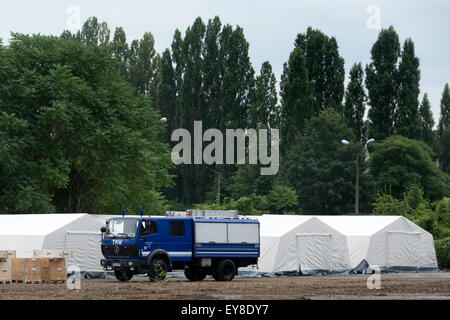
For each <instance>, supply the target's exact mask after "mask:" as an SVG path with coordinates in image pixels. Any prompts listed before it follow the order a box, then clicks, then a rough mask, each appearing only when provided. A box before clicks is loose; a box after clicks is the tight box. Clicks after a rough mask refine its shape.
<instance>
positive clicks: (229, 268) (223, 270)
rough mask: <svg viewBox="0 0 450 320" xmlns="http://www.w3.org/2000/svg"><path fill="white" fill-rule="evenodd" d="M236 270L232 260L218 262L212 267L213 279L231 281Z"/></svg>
mask: <svg viewBox="0 0 450 320" xmlns="http://www.w3.org/2000/svg"><path fill="white" fill-rule="evenodd" d="M236 270H237V269H236V265H235V264H234V262H233V260H230V259H224V260H220V261H219V263H217V264H216V265H215V266H214V270H213V278H214V280H216V281H231V280H233V278H234V276H235V275H236Z"/></svg>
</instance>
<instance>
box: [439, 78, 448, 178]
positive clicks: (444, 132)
mask: <svg viewBox="0 0 450 320" xmlns="http://www.w3.org/2000/svg"><path fill="white" fill-rule="evenodd" d="M437 133H438V147H439V164H440V168H441V169H442V170H443V171H445V172H447V173H450V89H449V87H448V83H446V84H445V87H444V91H443V92H442V98H441V116H440V118H439V125H438V130H437Z"/></svg>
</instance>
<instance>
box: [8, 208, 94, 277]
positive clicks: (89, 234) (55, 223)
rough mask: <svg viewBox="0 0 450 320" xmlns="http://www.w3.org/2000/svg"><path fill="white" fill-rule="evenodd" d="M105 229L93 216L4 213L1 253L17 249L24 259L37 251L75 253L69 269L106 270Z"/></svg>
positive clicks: (17, 253)
mask: <svg viewBox="0 0 450 320" xmlns="http://www.w3.org/2000/svg"><path fill="white" fill-rule="evenodd" d="M102 226H103V224H102V223H101V222H100V221H99V220H97V219H95V218H94V217H93V216H91V215H89V214H15V215H4V214H0V250H16V255H17V257H21V258H27V257H32V256H33V250H34V249H38V250H41V249H47V250H65V251H72V258H71V259H67V264H66V265H67V266H70V265H77V266H79V267H80V269H81V271H102V270H103V269H102V267H101V266H100V259H101V258H102V253H101V248H100V240H101V232H100V228H101V227H102Z"/></svg>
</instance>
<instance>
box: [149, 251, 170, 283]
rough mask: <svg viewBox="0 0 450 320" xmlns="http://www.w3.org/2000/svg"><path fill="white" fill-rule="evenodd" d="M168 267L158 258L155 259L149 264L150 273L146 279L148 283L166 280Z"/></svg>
mask: <svg viewBox="0 0 450 320" xmlns="http://www.w3.org/2000/svg"><path fill="white" fill-rule="evenodd" d="M168 270H169V267H168V266H167V263H166V262H165V261H164V260H163V259H161V258H158V257H155V258H153V259H152V261H151V262H150V271H149V272H148V277H149V278H150V281H161V280H164V279H165V278H166V275H167V272H168Z"/></svg>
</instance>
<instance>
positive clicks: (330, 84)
mask: <svg viewBox="0 0 450 320" xmlns="http://www.w3.org/2000/svg"><path fill="white" fill-rule="evenodd" d="M295 45H296V46H299V47H300V48H301V49H302V51H303V54H304V55H305V62H306V68H307V70H308V77H309V80H310V83H311V89H312V92H313V94H314V114H315V115H318V114H319V112H320V111H322V110H324V109H325V108H333V109H334V110H336V111H338V112H340V111H342V98H343V96H344V79H345V69H344V59H343V58H342V57H341V56H340V55H339V50H338V45H337V41H336V39H335V38H334V37H328V36H327V35H325V34H324V33H323V32H321V31H320V30H315V29H312V28H311V27H308V29H307V30H306V33H301V34H298V35H297V38H296V40H295Z"/></svg>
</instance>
